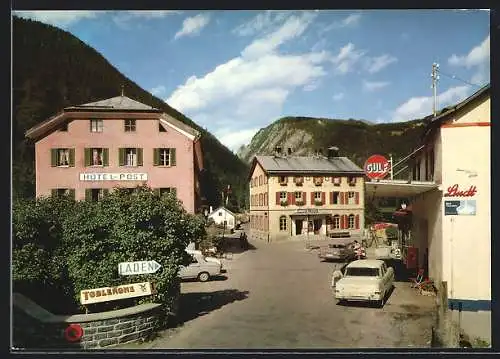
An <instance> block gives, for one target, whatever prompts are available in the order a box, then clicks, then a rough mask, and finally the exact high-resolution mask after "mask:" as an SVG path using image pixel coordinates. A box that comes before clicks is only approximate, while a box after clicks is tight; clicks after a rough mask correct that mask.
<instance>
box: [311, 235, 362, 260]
mask: <svg viewBox="0 0 500 359" xmlns="http://www.w3.org/2000/svg"><path fill="white" fill-rule="evenodd" d="M318 257H319V258H320V259H322V260H324V261H329V260H340V261H345V262H348V261H352V260H354V259H355V258H356V252H355V251H354V243H353V240H352V239H350V238H335V239H333V240H332V243H330V244H328V247H322V248H320V249H319V253H318Z"/></svg>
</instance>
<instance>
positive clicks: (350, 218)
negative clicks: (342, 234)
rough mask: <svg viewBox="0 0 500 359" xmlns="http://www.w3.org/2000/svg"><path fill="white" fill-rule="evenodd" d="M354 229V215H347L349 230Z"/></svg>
mask: <svg viewBox="0 0 500 359" xmlns="http://www.w3.org/2000/svg"><path fill="white" fill-rule="evenodd" d="M354 228H355V217H354V214H350V215H349V229H354Z"/></svg>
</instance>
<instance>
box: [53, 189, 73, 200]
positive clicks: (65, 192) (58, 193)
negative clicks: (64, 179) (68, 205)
mask: <svg viewBox="0 0 500 359" xmlns="http://www.w3.org/2000/svg"><path fill="white" fill-rule="evenodd" d="M51 195H52V197H62V196H69V197H71V198H75V190H74V189H72V188H54V189H52V190H51Z"/></svg>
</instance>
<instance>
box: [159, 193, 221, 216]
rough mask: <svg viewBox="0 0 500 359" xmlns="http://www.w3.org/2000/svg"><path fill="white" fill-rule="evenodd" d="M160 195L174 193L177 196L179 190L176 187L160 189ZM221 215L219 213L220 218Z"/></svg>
mask: <svg viewBox="0 0 500 359" xmlns="http://www.w3.org/2000/svg"><path fill="white" fill-rule="evenodd" d="M158 193H159V195H160V196H163V195H164V194H169V193H172V194H173V195H174V196H175V195H176V194H177V189H176V188H175V187H164V188H158ZM220 215H222V214H221V212H219V216H220Z"/></svg>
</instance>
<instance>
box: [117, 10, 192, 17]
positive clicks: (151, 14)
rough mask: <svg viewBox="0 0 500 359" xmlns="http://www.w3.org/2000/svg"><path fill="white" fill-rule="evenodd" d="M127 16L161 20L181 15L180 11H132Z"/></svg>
mask: <svg viewBox="0 0 500 359" xmlns="http://www.w3.org/2000/svg"><path fill="white" fill-rule="evenodd" d="M126 13H127V14H129V15H131V16H133V17H144V18H163V17H165V16H169V15H176V14H182V11H178V10H133V11H127V12H126Z"/></svg>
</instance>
